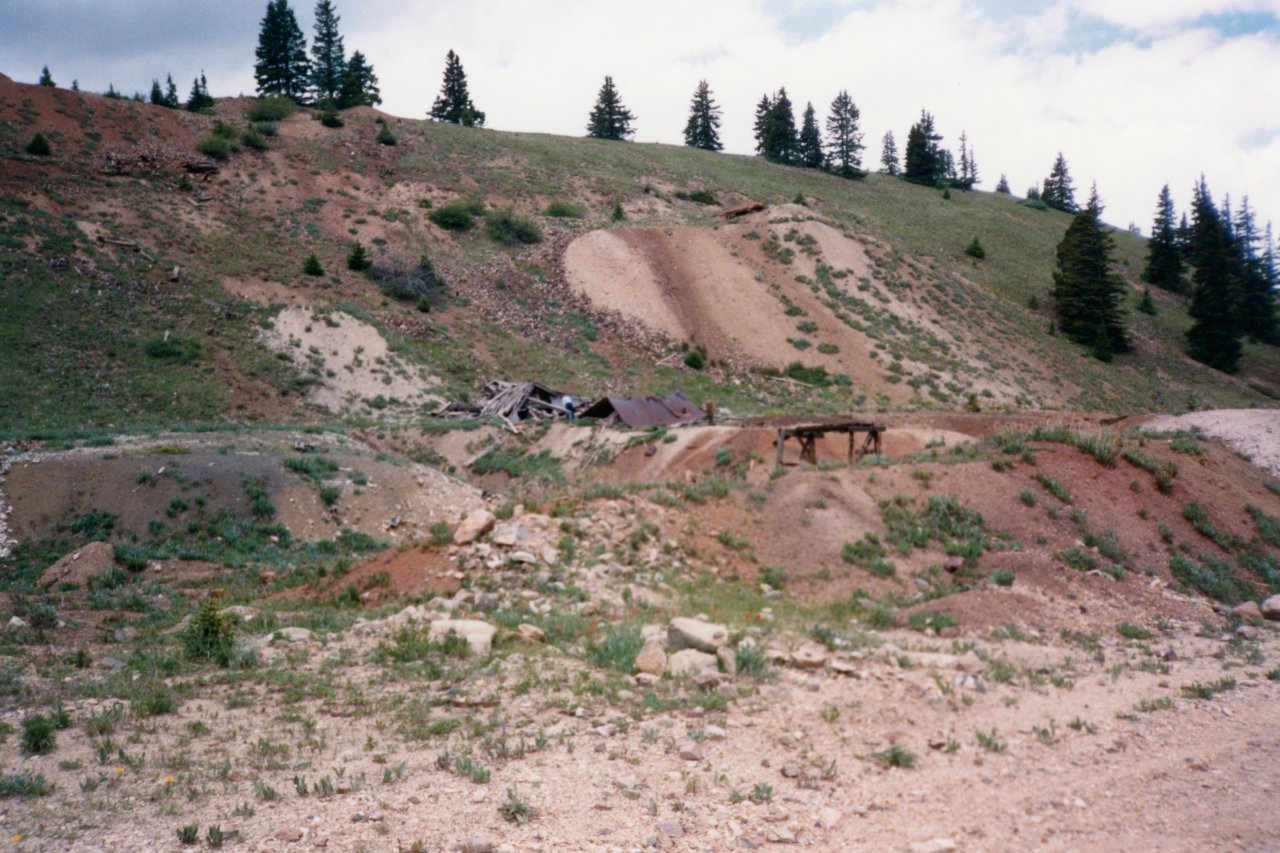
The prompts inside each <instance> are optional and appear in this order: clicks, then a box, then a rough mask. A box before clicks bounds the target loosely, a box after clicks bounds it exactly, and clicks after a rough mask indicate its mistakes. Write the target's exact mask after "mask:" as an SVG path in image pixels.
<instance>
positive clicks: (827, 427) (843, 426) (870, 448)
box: [778, 421, 884, 467]
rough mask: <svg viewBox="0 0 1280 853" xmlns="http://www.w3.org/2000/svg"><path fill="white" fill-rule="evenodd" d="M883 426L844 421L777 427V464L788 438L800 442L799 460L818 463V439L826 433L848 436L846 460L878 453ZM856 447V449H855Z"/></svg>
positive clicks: (850, 460) (780, 462)
mask: <svg viewBox="0 0 1280 853" xmlns="http://www.w3.org/2000/svg"><path fill="white" fill-rule="evenodd" d="M882 432H884V427H883V426H881V425H880V424H872V423H858V422H854V421H846V422H844V423H833V424H812V425H808V426H788V427H778V465H779V467H781V466H782V464H783V461H782V456H783V448H784V447H785V446H786V443H787V439H788V438H795V439H796V440H797V441H799V442H800V461H801V462H807V463H809V464H810V465H817V464H818V447H817V445H818V439H819V438H821V437H822V436H824V435H827V434H828V433H837V434H839V433H845V434H847V435H848V436H849V453H848V459H847V461H848V462H850V463H853V462H854V461H855V459H861V458H862V457H863V456H866V455H867V454H868V453H871V454H879V453H880V434H881V433H882ZM861 433H865V434H866V437H865V438H863V439H862V444H861V445H858V435H859V434H861ZM855 448H856V449H855Z"/></svg>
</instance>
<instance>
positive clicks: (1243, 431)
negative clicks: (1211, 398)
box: [1144, 409, 1280, 477]
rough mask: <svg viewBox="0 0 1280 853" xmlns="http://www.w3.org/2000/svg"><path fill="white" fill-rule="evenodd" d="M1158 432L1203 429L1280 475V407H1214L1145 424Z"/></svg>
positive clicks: (1259, 464)
mask: <svg viewBox="0 0 1280 853" xmlns="http://www.w3.org/2000/svg"><path fill="white" fill-rule="evenodd" d="M1144 426H1145V427H1146V429H1149V430H1154V431H1166V430H1167V431H1177V430H1190V429H1193V428H1194V429H1199V430H1201V431H1202V432H1204V434H1205V435H1208V436H1210V437H1212V438H1216V439H1218V440H1220V441H1221V442H1222V443H1223V444H1225V445H1227V447H1230V448H1231V449H1232V450H1234V451H1235V452H1236V453H1239V454H1240V455H1241V456H1243V457H1244V458H1245V459H1248V460H1249V461H1251V462H1252V463H1253V464H1254V465H1257V466H1258V467H1259V468H1261V469H1262V470H1263V471H1266V472H1267V473H1269V474H1270V475H1271V476H1273V477H1280V409H1214V410H1212V411H1207V412H1189V413H1187V414H1185V415H1161V416H1160V417H1156V418H1152V419H1151V420H1150V421H1148V422H1147V423H1146V424H1145V425H1144Z"/></svg>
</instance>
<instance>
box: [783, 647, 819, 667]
mask: <svg viewBox="0 0 1280 853" xmlns="http://www.w3.org/2000/svg"><path fill="white" fill-rule="evenodd" d="M791 662H792V663H793V664H795V665H796V666H797V667H798V668H800V669H818V668H819V667H821V666H822V665H823V664H825V663H826V662H827V647H826V646H824V645H822V644H821V643H805V644H804V645H802V646H801V647H800V648H798V649H796V650H795V653H794V654H792V655H791Z"/></svg>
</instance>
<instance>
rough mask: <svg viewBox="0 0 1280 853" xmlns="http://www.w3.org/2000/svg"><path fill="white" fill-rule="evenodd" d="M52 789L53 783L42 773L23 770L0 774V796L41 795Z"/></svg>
mask: <svg viewBox="0 0 1280 853" xmlns="http://www.w3.org/2000/svg"><path fill="white" fill-rule="evenodd" d="M52 791H53V784H52V783H51V782H49V781H48V780H47V779H45V778H44V774H43V773H32V772H31V771H30V770H23V771H22V772H21V773H9V774H6V775H3V776H0V797H43V796H44V795H45V794H48V793H50V792H52Z"/></svg>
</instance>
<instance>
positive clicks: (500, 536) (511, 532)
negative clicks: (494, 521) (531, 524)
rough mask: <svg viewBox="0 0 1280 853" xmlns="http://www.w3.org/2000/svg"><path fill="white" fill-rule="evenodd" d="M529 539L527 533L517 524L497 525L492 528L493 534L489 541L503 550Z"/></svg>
mask: <svg viewBox="0 0 1280 853" xmlns="http://www.w3.org/2000/svg"><path fill="white" fill-rule="evenodd" d="M528 538H529V531H527V530H525V529H524V527H523V526H522V525H519V524H498V525H495V526H494V528H493V533H492V534H490V536H489V539H490V541H492V542H493V544H494V545H501V546H502V547H503V548H510V547H511V546H512V545H515V544H516V543H517V542H520V541H522V540H525V539H528Z"/></svg>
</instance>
